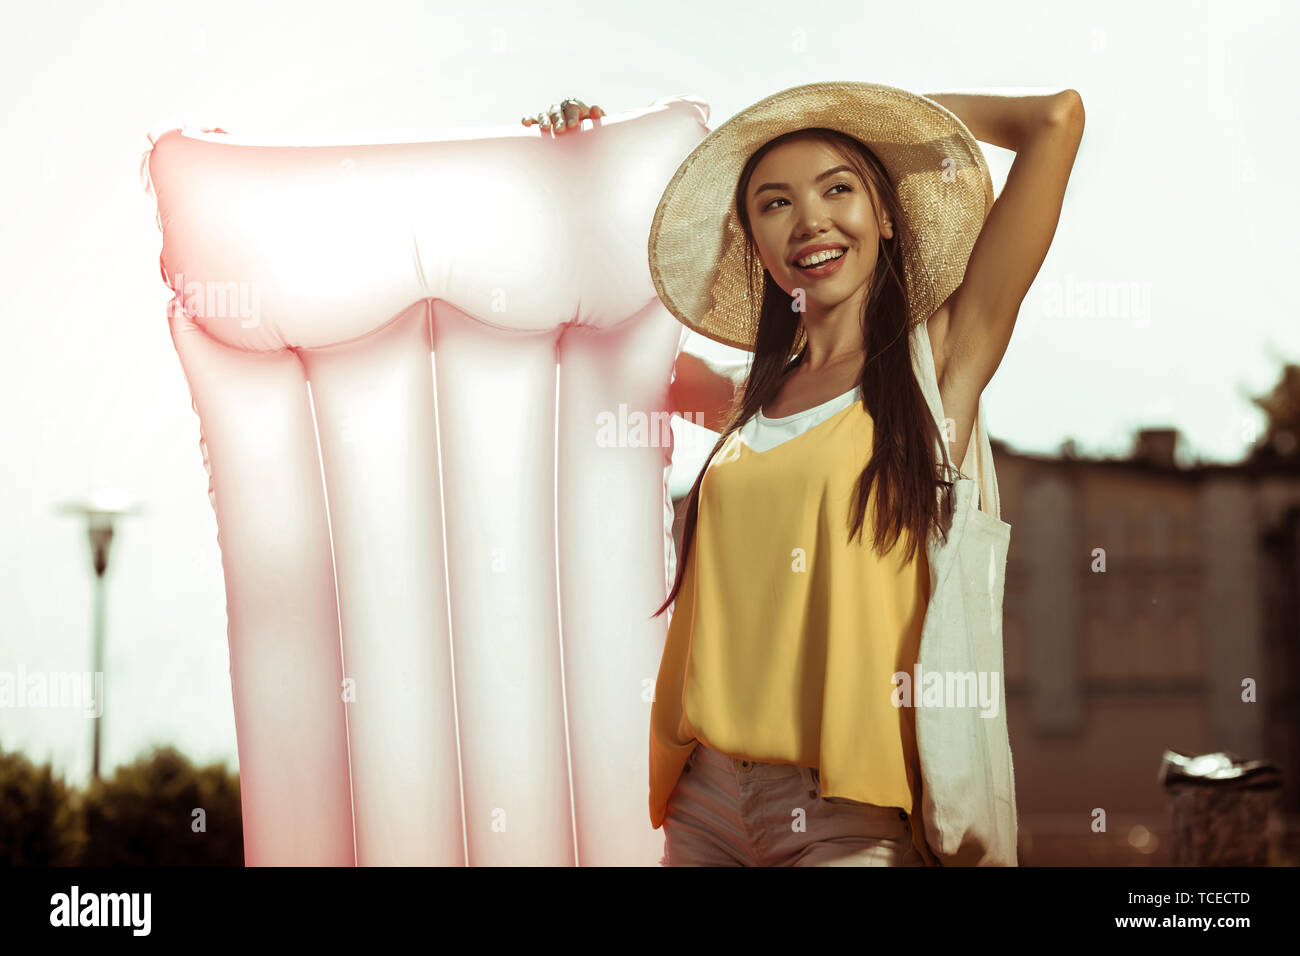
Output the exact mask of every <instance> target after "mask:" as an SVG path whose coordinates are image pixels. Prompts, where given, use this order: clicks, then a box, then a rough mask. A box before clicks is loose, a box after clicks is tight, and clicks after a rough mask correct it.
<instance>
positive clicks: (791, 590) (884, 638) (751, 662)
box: [650, 392, 933, 863]
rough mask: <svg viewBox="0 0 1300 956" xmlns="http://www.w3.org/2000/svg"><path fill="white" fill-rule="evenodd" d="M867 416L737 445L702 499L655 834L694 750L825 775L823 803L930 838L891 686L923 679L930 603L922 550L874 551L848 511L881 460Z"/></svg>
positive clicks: (908, 733)
mask: <svg viewBox="0 0 1300 956" xmlns="http://www.w3.org/2000/svg"><path fill="white" fill-rule="evenodd" d="M855 399H856V400H855V401H854V402H853V403H852V404H850V405H848V406H847V407H846V408H843V409H842V410H840V411H838V412H836V413H835V414H833V415H832V416H831V417H830V418H827V419H825V420H824V421H821V422H820V423H818V424H815V425H813V426H812V427H811V428H809V429H808V430H807V431H804V432H802V433H801V434H797V435H795V437H793V438H789V439H787V440H785V441H783V442H781V443H780V444H778V445H776V446H775V447H771V448H768V449H767V450H765V451H756V450H755V449H753V448H750V447H748V446H747V445H746V444H745V443H744V442H743V441H742V440H741V437H740V433H739V432H733V433H732V434H731V435H730V436H728V438H727V441H726V442H725V443H724V445H723V446H722V447H721V448H720V449H719V450H718V453H717V454H716V455H715V456H714V458H713V461H712V462H711V463H710V465H709V468H708V470H707V471H706V472H705V476H704V481H703V482H702V483H701V486H700V500H699V510H698V515H697V519H696V527H695V540H694V543H693V545H692V547H691V549H690V552H689V554H688V555H687V558H686V567H685V570H684V572H683V578H682V586H681V589H680V591H679V592H678V594H677V599H676V601H675V603H674V606H673V612H672V613H673V617H672V621H671V623H670V624H669V628H668V637H667V641H666V643H665V647H664V654H663V658H662V660H661V662H660V666H659V675H658V679H657V681H656V685H655V700H654V703H653V705H652V707H651V715H650V820H651V826H652V827H654V828H656V829H657V828H659V827H660V826H661V825H662V823H663V818H664V815H665V811H666V808H667V804H668V798H669V796H670V795H671V794H672V791H673V788H674V787H675V786H676V783H677V779H678V777H679V776H680V775H681V772H682V768H683V767H684V766H685V763H686V759H687V757H688V756H689V755H690V752H691V750H692V749H693V748H694V746H695V744H696V742H697V741H700V742H703V743H705V744H707V745H708V746H709V747H712V748H713V749H715V750H718V751H721V752H722V753H725V754H728V755H730V756H733V757H742V758H746V759H750V760H760V761H766V762H769V763H790V764H794V765H796V766H804V767H817V768H819V771H820V778H821V788H822V793H823V795H825V796H831V797H836V796H838V797H847V798H849V799H851V800H859V801H863V802H865V803H874V804H878V805H880V806H887V807H901V808H902V809H903V810H905V811H907V813H908V815H909V817H910V819H911V821H912V832H913V842H914V843H915V844H916V845H917V848H918V849H919V850H920V851H921V853H922V856H924V857H925V859H926V861H927V863H930V862H931V861H932V860H933V856H932V854H931V852H930V850H929V847H928V846H927V845H926V844H925V837H924V832H923V826H922V814H921V812H920V808H921V774H920V762H919V757H918V755H917V747H916V730H915V726H916V725H915V719H914V711H913V710H912V709H911V708H910V707H895V706H894V704H893V700H894V691H895V682H894V680H893V675H894V674H895V673H896V672H898V671H905V672H907V673H908V674H909V675H911V674H912V673H913V672H914V666H915V663H916V658H917V652H918V651H919V649H920V643H921V627H922V624H923V623H924V620H925V612H926V607H927V605H928V603H929V598H930V593H929V592H930V571H929V564H928V561H927V557H926V552H925V549H924V547H921V548H919V549H918V551H917V554H916V555H915V556H914V558H913V560H912V562H911V563H908V564H904V563H903V558H902V553H903V551H904V545H905V544H906V542H907V537H906V535H904V536H903V537H901V538H900V540H899V542H898V543H897V544H896V545H895V546H894V549H893V550H892V551H890V552H889V553H888V554H887V555H886V556H885V557H884V558H881V557H879V556H878V555H877V554H876V552H875V551H874V549H873V548H872V547H871V540H872V536H873V534H874V521H873V518H874V510H875V497H876V496H875V489H874V488H873V489H872V495H871V498H870V500H869V501H868V503H867V511H866V515H865V519H864V525H863V529H862V538H861V540H859V539H858V538H857V537H855V538H854V540H853V542H852V543H850V542H849V541H848V529H849V524H848V521H849V506H850V504H851V503H852V499H853V491H854V487H855V484H856V482H857V479H858V475H859V474H860V473H861V471H862V469H863V467H864V466H865V465H866V463H867V461H868V459H869V457H870V454H871V441H872V433H873V428H872V420H871V416H870V415H869V414H868V413H867V412H866V410H865V409H864V408H863V407H862V402H861V398H860V392H859V393H857V394H856V395H855Z"/></svg>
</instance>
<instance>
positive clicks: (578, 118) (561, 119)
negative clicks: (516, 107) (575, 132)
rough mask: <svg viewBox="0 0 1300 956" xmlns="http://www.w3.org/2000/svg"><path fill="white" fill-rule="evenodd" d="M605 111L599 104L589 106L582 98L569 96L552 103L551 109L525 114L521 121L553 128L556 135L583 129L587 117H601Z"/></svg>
mask: <svg viewBox="0 0 1300 956" xmlns="http://www.w3.org/2000/svg"><path fill="white" fill-rule="evenodd" d="M604 115H605V111H604V110H602V109H601V108H600V107H599V106H587V104H586V103H584V102H582V100H576V99H573V98H571V97H570V98H568V99H564V100H561V101H560V102H559V103H552V104H551V108H550V109H549V110H543V111H542V112H540V113H538V114H537V115H536V116H524V117H521V118H520V120H519V121H520V122H521V123H523V124H524V125H525V126H537V127H538V128H539V129H541V130H543V131H545V130H551V131H552V132H553V133H554V134H555V135H556V136H559V135H560V134H562V133H565V132H567V131H568V130H571V129H581V128H582V121H583V120H585V119H593V120H595V119H599V118H600V117H602V116H604Z"/></svg>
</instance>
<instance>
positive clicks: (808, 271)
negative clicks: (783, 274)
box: [794, 249, 849, 276]
mask: <svg viewBox="0 0 1300 956" xmlns="http://www.w3.org/2000/svg"><path fill="white" fill-rule="evenodd" d="M848 254H849V250H848V249H841V250H840V254H839V255H838V256H835V257H834V258H833V259H824V260H822V261H821V262H818V263H816V264H815V265H811V266H801V265H799V264H798V263H797V262H796V263H794V267H795V269H797V270H798V271H800V272H802V273H804V274H805V275H813V276H816V275H824V274H826V273H828V272H832V271H834V270H835V269H837V268H839V266H840V263H842V262H843V261H844V259H845V257H847V256H848Z"/></svg>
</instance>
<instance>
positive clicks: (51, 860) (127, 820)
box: [0, 747, 244, 866]
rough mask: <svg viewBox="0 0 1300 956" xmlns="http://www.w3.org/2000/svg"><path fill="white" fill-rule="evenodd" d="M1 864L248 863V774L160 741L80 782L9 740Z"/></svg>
mask: <svg viewBox="0 0 1300 956" xmlns="http://www.w3.org/2000/svg"><path fill="white" fill-rule="evenodd" d="M197 810H201V811H203V814H202V816H200V815H199V814H196V812H195V811H197ZM200 819H201V820H202V824H201V826H202V829H200V828H199V827H200V823H199V820H200ZM0 865H4V866H76V865H81V866H243V865H244V835H243V826H242V817H241V811H240V802H239V777H238V775H237V774H234V773H231V772H230V771H229V770H227V769H226V768H225V767H224V766H222V765H221V764H212V765H210V766H207V767H200V768H196V767H194V765H193V764H191V763H190V761H189V760H188V759H186V758H185V757H184V756H183V755H182V754H181V753H179V752H178V751H177V750H175V749H174V748H172V747H159V748H155V749H154V750H153V751H152V752H151V753H149V754H147V755H146V756H143V757H141V758H139V759H137V760H136V761H135V762H134V763H131V764H126V765H123V766H120V767H118V768H117V769H116V770H115V771H114V773H113V775H112V776H111V777H109V778H108V779H105V780H99V781H92V782H91V784H90V785H89V786H88V787H87V788H86V789H85V790H84V791H80V790H78V789H76V788H75V787H70V786H68V785H67V784H65V783H64V782H63V781H62V780H58V779H55V778H54V775H53V772H52V770H51V768H50V766H49V765H48V764H46V765H43V766H40V767H38V766H36V765H34V764H33V763H32V762H31V761H30V760H28V759H27V758H26V757H25V756H23V755H22V754H17V753H5V752H4V751H3V750H0Z"/></svg>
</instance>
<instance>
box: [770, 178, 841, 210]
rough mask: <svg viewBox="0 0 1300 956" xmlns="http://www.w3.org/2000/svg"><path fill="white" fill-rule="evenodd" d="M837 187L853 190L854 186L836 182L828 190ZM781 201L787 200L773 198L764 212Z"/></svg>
mask: <svg viewBox="0 0 1300 956" xmlns="http://www.w3.org/2000/svg"><path fill="white" fill-rule="evenodd" d="M836 189H847V190H848V191H849V192H853V187H852V186H850V185H849V184H848V183H836V184H835V185H834V186H832V187H831V188H830V190H828V191H834V190H836ZM779 202H785V200H784V199H773V200H772V202H770V203H768V204H767V205H766V206H764V207H763V211H764V212H767V211H768V210H769V209H771V208H772V206H773V205H774V204H776V203H779Z"/></svg>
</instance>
